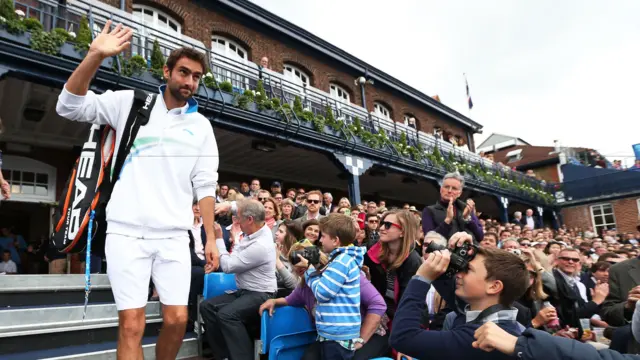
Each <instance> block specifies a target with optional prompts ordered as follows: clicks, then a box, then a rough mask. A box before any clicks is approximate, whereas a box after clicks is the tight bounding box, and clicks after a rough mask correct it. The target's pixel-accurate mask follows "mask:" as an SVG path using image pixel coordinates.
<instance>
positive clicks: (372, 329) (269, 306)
mask: <svg viewBox="0 0 640 360" xmlns="http://www.w3.org/2000/svg"><path fill="white" fill-rule="evenodd" d="M309 246H311V245H309V244H302V243H298V244H294V245H293V246H292V247H291V251H298V250H302V249H304V248H305V247H309ZM328 261H329V260H328V258H327V255H325V254H324V253H321V254H320V266H325V265H326V264H327V262H328ZM295 272H296V274H297V276H298V277H300V282H299V285H298V286H297V287H296V288H295V289H294V290H293V292H292V293H291V294H290V295H289V296H287V297H285V298H278V299H273V300H267V301H266V302H265V303H264V304H262V306H260V313H261V314H262V311H265V310H267V311H269V315H272V314H273V311H274V308H275V307H276V306H297V307H304V308H306V309H314V308H315V307H316V299H315V297H314V296H313V292H312V291H311V289H310V288H309V286H308V285H307V284H306V282H305V281H304V272H305V269H304V268H301V267H295ZM386 309H387V306H386V305H385V303H384V299H382V296H381V295H380V293H378V291H377V290H376V289H375V288H374V287H373V285H371V282H370V281H369V280H367V278H366V276H365V274H364V273H363V272H360V313H361V318H362V325H361V326H360V337H361V338H362V340H363V341H364V345H362V346H360V345H356V347H358V349H356V353H355V357H354V359H359V360H360V359H361V360H367V359H371V358H375V357H379V356H384V355H385V354H386V353H387V351H388V348H389V335H388V334H387V332H386V330H385V328H384V327H383V326H382V324H381V319H382V317H383V316H384V313H385V311H386ZM309 316H311V319H312V321H314V322H315V313H314V312H313V311H311V313H310V314H309ZM318 345H319V343H317V342H316V343H314V344H313V345H311V347H310V348H309V349H307V351H306V352H305V355H304V356H303V359H305V360H306V359H317V358H319V355H320V351H319V349H318Z"/></svg>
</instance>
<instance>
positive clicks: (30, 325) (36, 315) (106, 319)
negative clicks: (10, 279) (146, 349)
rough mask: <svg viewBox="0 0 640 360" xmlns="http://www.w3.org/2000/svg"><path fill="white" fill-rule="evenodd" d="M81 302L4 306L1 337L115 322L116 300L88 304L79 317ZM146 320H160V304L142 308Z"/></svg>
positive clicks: (0, 316)
mask: <svg viewBox="0 0 640 360" xmlns="http://www.w3.org/2000/svg"><path fill="white" fill-rule="evenodd" d="M83 311H84V306H83V305H67V306H41V307H19V308H5V309H2V310H0V338H2V337H15V336H22V335H35V334H46V333H51V332H59V331H77V330H83V329H92V328H97V327H113V326H117V324H118V310H117V309H116V304H89V305H88V306H87V314H86V317H85V319H84V320H83V319H82V313H83ZM145 313H146V317H147V321H148V322H158V321H162V314H161V305H160V302H158V301H153V302H149V303H148V304H147V307H146V308H145Z"/></svg>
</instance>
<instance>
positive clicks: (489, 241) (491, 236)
mask: <svg viewBox="0 0 640 360" xmlns="http://www.w3.org/2000/svg"><path fill="white" fill-rule="evenodd" d="M480 246H482V247H483V248H493V249H497V248H498V237H497V236H496V233H494V232H488V233H486V234H484V238H483V239H482V241H480Z"/></svg>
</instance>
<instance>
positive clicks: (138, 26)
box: [14, 0, 555, 192]
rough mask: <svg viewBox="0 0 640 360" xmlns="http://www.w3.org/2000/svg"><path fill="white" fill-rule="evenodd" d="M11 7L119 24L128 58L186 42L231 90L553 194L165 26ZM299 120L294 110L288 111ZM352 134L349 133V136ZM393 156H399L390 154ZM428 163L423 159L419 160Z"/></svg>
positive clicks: (63, 23)
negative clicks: (357, 126) (299, 107)
mask: <svg viewBox="0 0 640 360" xmlns="http://www.w3.org/2000/svg"><path fill="white" fill-rule="evenodd" d="M14 3H15V7H16V9H20V10H22V11H24V12H25V14H26V16H27V17H35V18H37V19H39V21H40V22H41V23H42V24H43V26H44V30H46V31H49V30H52V29H54V28H64V29H65V30H67V31H73V32H75V33H77V32H78V29H79V23H80V20H81V19H82V17H83V16H84V17H87V19H88V21H89V26H90V29H91V30H92V32H93V34H94V35H97V33H98V32H100V31H101V29H102V27H103V26H104V25H105V23H106V21H107V20H108V19H111V20H112V21H113V22H114V23H116V24H117V23H122V24H123V25H125V26H129V27H131V28H132V29H134V36H133V39H132V41H131V44H132V46H131V48H130V49H129V50H128V51H127V53H126V54H123V55H124V58H129V57H131V56H134V55H140V56H142V57H143V58H145V59H146V60H147V61H150V58H151V53H152V50H153V44H154V41H155V40H157V41H158V44H159V46H160V50H161V52H162V53H163V54H164V55H165V57H166V56H168V55H169V53H170V52H171V51H172V50H173V49H176V48H179V47H183V46H187V47H192V48H196V49H199V50H201V51H202V52H204V53H206V54H207V55H208V57H209V59H210V64H211V72H212V74H213V75H214V76H215V78H216V80H217V82H218V83H221V82H223V81H229V82H231V84H232V85H233V88H234V92H238V93H240V92H243V91H244V90H247V89H251V90H255V88H256V86H257V83H258V81H259V80H262V81H263V85H264V88H265V90H266V92H267V94H266V95H267V96H268V97H270V98H273V97H277V98H279V99H280V100H281V102H282V103H283V104H284V103H288V104H290V105H291V106H292V105H293V102H294V100H295V98H296V97H300V99H301V101H302V104H303V107H304V108H305V109H306V110H309V111H311V112H313V113H314V114H316V115H317V114H319V115H323V116H324V115H326V110H327V109H331V111H332V112H333V113H334V117H335V118H336V119H338V120H340V121H343V122H344V123H345V124H347V125H351V124H354V122H355V119H356V118H359V119H360V123H361V125H362V127H363V128H364V129H366V130H367V131H369V132H371V133H373V134H377V133H380V130H384V132H385V134H386V135H387V137H388V138H389V139H390V140H392V141H399V140H400V138H401V134H405V136H406V139H407V144H408V145H410V146H414V147H415V146H417V145H418V144H420V146H421V147H422V149H423V150H425V151H426V152H428V153H433V151H434V150H435V149H436V148H437V149H438V150H439V152H440V153H441V155H442V157H443V158H444V159H447V158H448V157H449V154H453V156H454V158H455V160H456V161H461V160H462V161H465V162H466V163H469V164H476V165H479V166H480V167H481V168H482V169H483V170H484V171H486V172H489V173H493V174H496V175H498V174H499V175H501V176H507V177H509V178H511V179H513V180H514V181H518V182H519V183H523V184H526V185H529V186H531V187H534V188H536V189H544V190H547V191H550V192H553V189H554V188H555V186H553V184H544V183H541V182H540V181H538V180H536V179H532V178H530V177H527V176H526V175H524V174H522V173H520V172H517V171H512V170H511V169H509V168H506V167H502V166H499V165H497V164H494V163H493V162H491V161H490V160H487V159H484V158H482V157H480V156H479V155H477V154H475V153H473V152H470V151H468V150H466V149H462V148H457V147H454V146H453V145H452V144H451V143H449V142H448V141H445V140H443V139H439V138H436V137H435V136H433V135H432V134H429V133H426V132H423V131H420V130H417V129H415V128H413V127H411V126H408V125H405V124H404V123H398V122H395V121H392V120H388V119H382V118H379V117H378V116H376V115H374V114H372V113H371V112H369V111H367V109H365V108H363V107H361V106H358V105H355V104H352V103H347V102H343V101H341V100H338V99H335V98H333V97H331V96H330V95H329V94H328V93H326V92H324V91H322V90H319V89H316V88H314V87H312V86H309V85H304V84H300V83H296V82H294V81H292V80H291V79H288V78H287V77H286V76H285V75H283V74H280V73H276V72H273V71H271V70H265V69H260V68H259V67H258V65H257V64H255V63H253V62H250V61H247V60H241V61H239V60H236V59H231V58H229V57H226V56H224V55H221V54H218V53H216V52H212V51H211V50H210V49H208V48H207V47H206V46H205V45H204V44H203V43H202V42H200V41H197V40H195V39H193V38H190V37H187V36H184V35H182V34H180V33H178V32H174V31H172V30H169V29H162V28H152V27H151V26H150V25H149V24H145V23H144V22H142V21H140V20H139V19H136V18H134V16H133V14H131V13H126V12H123V11H121V10H119V9H116V8H113V7H111V6H110V5H107V4H104V3H89V2H87V1H84V0H68V2H67V5H62V4H57V3H55V2H53V1H48V0H14ZM292 116H293V117H294V118H295V119H294V120H296V122H297V123H298V126H299V124H300V119H298V118H297V117H296V116H295V114H293V115H292ZM350 136H351V137H353V134H350ZM387 147H388V148H389V149H388V150H389V151H390V152H391V153H392V156H393V153H394V152H396V151H395V149H394V147H393V146H389V145H387ZM395 155H396V156H399V154H397V153H396V154H395ZM424 161H428V160H424Z"/></svg>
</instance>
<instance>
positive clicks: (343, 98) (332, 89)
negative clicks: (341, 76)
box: [329, 83, 350, 104]
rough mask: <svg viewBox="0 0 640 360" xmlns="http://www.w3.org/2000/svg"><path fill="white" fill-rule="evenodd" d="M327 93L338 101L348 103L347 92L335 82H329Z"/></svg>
mask: <svg viewBox="0 0 640 360" xmlns="http://www.w3.org/2000/svg"><path fill="white" fill-rule="evenodd" d="M329 93H330V94H331V97H332V98H333V99H335V100H337V101H338V102H341V103H344V104H348V103H349V102H350V98H349V93H348V92H347V91H346V90H345V89H344V88H343V87H342V86H340V85H338V84H336V83H331V84H329Z"/></svg>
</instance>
